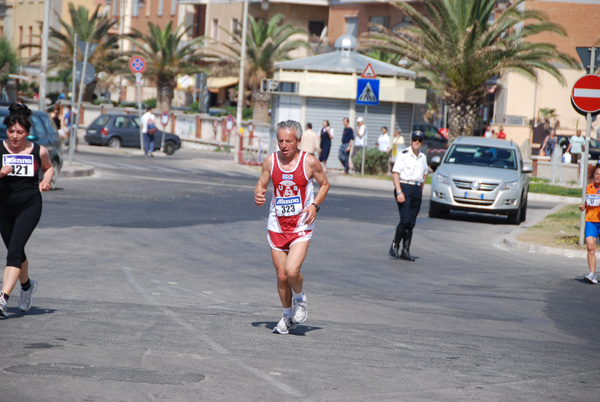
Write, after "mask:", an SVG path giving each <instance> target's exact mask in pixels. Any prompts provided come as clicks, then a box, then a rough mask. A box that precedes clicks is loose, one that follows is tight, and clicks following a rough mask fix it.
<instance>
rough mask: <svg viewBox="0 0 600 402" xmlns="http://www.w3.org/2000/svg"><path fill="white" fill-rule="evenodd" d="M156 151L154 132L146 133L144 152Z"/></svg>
mask: <svg viewBox="0 0 600 402" xmlns="http://www.w3.org/2000/svg"><path fill="white" fill-rule="evenodd" d="M151 152H154V134H148V133H146V134H144V154H145V155H148V154H150V153H151Z"/></svg>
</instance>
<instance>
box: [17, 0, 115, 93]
mask: <svg viewBox="0 0 600 402" xmlns="http://www.w3.org/2000/svg"><path fill="white" fill-rule="evenodd" d="M99 10H100V6H98V7H96V9H95V10H94V12H93V13H92V14H91V15H90V11H89V10H88V9H87V8H85V7H83V6H79V7H77V8H75V6H74V5H73V3H69V17H70V20H71V21H70V23H69V22H67V21H65V20H63V19H62V18H61V17H60V15H58V14H57V15H56V16H57V18H58V22H59V23H60V26H61V27H62V29H56V28H54V27H50V33H49V40H50V43H51V45H50V47H51V50H50V52H49V55H48V67H49V68H50V69H59V70H69V71H71V70H72V69H73V48H74V47H75V46H76V45H77V44H76V43H75V34H77V41H78V42H79V41H83V42H90V43H94V44H96V45H98V47H97V48H96V50H95V51H94V53H92V54H91V55H90V56H88V62H89V63H91V64H92V65H93V66H94V68H95V69H96V72H97V73H99V72H102V71H107V70H110V69H111V68H113V66H114V65H115V62H114V61H115V59H116V58H117V52H118V41H119V37H118V36H115V35H109V31H110V30H111V29H112V28H113V27H114V26H115V25H116V24H117V23H118V21H117V20H111V19H110V18H109V17H108V16H107V15H102V14H100V13H99ZM23 47H31V48H37V49H39V50H41V46H40V45H39V44H26V45H23ZM40 57H41V54H40V53H37V54H35V55H34V56H32V57H31V58H30V60H29V61H30V62H33V61H39V60H40ZM83 57H84V55H83V52H82V51H81V50H80V49H78V50H77V59H78V60H79V61H83ZM96 82H97V81H96V79H94V81H92V82H91V83H90V84H88V85H87V86H86V91H85V93H84V100H87V101H90V100H91V98H92V96H93V93H94V89H95V87H96Z"/></svg>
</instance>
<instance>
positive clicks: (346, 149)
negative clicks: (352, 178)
mask: <svg viewBox="0 0 600 402" xmlns="http://www.w3.org/2000/svg"><path fill="white" fill-rule="evenodd" d="M343 122H344V132H343V134H342V144H341V145H340V150H339V153H338V158H339V159H340V162H342V165H344V174H348V173H349V170H350V150H351V149H352V143H353V142H354V131H353V130H352V128H351V127H350V120H349V119H348V118H347V117H344V120H343Z"/></svg>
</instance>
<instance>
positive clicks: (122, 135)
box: [83, 113, 181, 155]
mask: <svg viewBox="0 0 600 402" xmlns="http://www.w3.org/2000/svg"><path fill="white" fill-rule="evenodd" d="M164 134H165V148H164V152H165V153H166V154H167V155H173V153H175V151H176V150H178V149H179V148H180V147H181V140H180V139H179V137H178V136H177V135H175V134H171V133H164ZM162 136H163V132H162V131H161V130H158V128H157V130H156V133H155V134H154V138H155V142H154V150H155V151H157V150H160V146H161V141H162ZM83 138H84V139H85V141H86V142H87V143H88V144H90V145H103V146H107V147H111V148H120V147H122V146H123V147H134V148H140V118H139V116H137V115H131V114H127V113H106V114H102V115H100V116H98V117H97V118H96V120H94V121H93V122H92V124H90V125H89V127H88V128H87V130H86V133H85V136H84V137H83Z"/></svg>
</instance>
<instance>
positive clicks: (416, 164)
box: [389, 130, 428, 261]
mask: <svg viewBox="0 0 600 402" xmlns="http://www.w3.org/2000/svg"><path fill="white" fill-rule="evenodd" d="M410 139H411V142H410V146H409V147H408V148H406V149H404V150H402V151H401V152H400V153H398V155H397V156H396V162H395V163H394V167H393V168H392V180H393V182H394V198H395V199H396V203H397V204H398V212H399V214H400V222H399V223H398V226H397V227H396V235H395V237H394V241H393V242H392V246H391V247H390V251H389V254H390V255H391V256H392V257H396V258H400V259H403V260H407V261H414V260H415V258H414V257H413V256H411V255H410V243H411V241H412V235H413V228H414V227H415V223H416V222H417V215H418V214H419V210H420V209H421V199H422V197H423V187H425V179H426V178H427V172H428V167H427V157H426V156H425V154H424V153H422V152H421V151H420V150H421V145H423V140H424V139H425V135H424V134H423V132H421V131H418V130H417V131H414V132H413V133H412V135H411V137H410ZM400 241H402V250H401V251H400Z"/></svg>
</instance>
